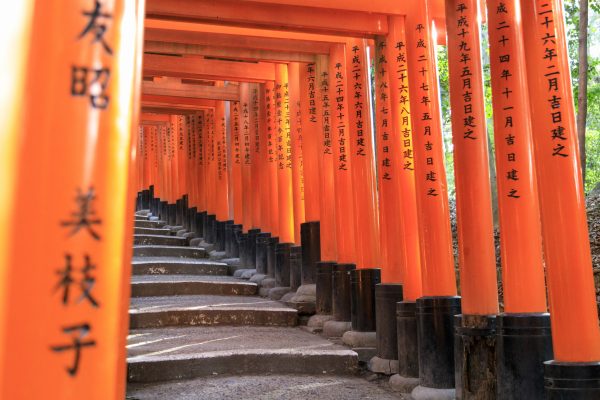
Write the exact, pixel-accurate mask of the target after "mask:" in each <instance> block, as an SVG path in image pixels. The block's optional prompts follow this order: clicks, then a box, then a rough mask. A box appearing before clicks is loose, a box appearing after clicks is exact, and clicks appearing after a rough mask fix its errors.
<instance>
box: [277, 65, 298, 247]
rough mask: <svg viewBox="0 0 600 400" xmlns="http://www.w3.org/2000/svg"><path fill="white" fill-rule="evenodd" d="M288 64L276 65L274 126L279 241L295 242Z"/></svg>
mask: <svg viewBox="0 0 600 400" xmlns="http://www.w3.org/2000/svg"><path fill="white" fill-rule="evenodd" d="M289 102H290V99H289V83H288V67H287V65H286V64H277V66H276V67H275V116H276V117H275V119H276V126H277V159H278V166H277V168H278V172H277V178H278V193H279V195H278V203H279V243H294V242H295V241H294V201H293V192H292V137H291V132H290V115H289Z"/></svg>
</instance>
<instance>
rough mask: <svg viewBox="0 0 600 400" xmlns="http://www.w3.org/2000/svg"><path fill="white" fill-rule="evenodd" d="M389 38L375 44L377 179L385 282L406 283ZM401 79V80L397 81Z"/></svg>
mask: <svg viewBox="0 0 600 400" xmlns="http://www.w3.org/2000/svg"><path fill="white" fill-rule="evenodd" d="M388 46H389V44H388V42H387V41H386V38H385V37H381V36H378V37H377V41H376V45H375V60H376V64H375V104H376V105H377V109H376V110H375V116H376V124H377V125H376V131H377V176H378V178H379V205H380V206H379V209H380V213H379V221H380V222H379V227H380V232H381V240H380V246H381V247H380V248H381V267H382V268H381V282H383V283H391V282H395V283H403V282H404V277H405V275H406V272H405V268H406V264H405V260H406V255H405V252H406V248H405V246H404V240H403V237H402V219H401V218H402V215H401V210H402V207H403V202H402V199H401V197H400V174H401V173H402V154H401V150H400V147H399V145H400V141H399V140H398V139H397V135H399V134H400V132H395V131H394V126H395V124H394V120H393V114H392V112H391V108H392V105H391V101H390V78H389V71H390V69H391V66H390V61H389V60H390V58H389V57H388V54H392V53H391V52H390V51H389V49H388ZM396 79H397V78H396Z"/></svg>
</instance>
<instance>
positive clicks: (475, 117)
mask: <svg viewBox="0 0 600 400" xmlns="http://www.w3.org/2000/svg"><path fill="white" fill-rule="evenodd" d="M479 1H480V0H449V1H446V25H447V30H448V67H449V80H450V106H451V108H452V142H453V144H454V170H455V176H456V215H457V221H458V246H459V248H458V257H459V266H460V283H461V284H460V287H461V295H462V300H461V304H462V312H463V313H464V314H467V315H491V314H497V313H498V284H497V281H496V254H495V247H494V228H493V225H494V221H493V217H492V196H491V186H490V171H489V158H488V142H487V130H486V121H485V106H484V94H483V76H482V75H483V70H482V67H481V50H480V49H481V42H480V35H481V26H480V23H479V21H478V20H479V18H480V14H481V12H480V10H479ZM466 27H468V28H469V29H465V28H466ZM465 32H466V33H465Z"/></svg>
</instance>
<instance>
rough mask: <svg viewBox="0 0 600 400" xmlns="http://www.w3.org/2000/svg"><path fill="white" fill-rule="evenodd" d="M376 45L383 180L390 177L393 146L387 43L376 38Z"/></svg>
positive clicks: (381, 172)
mask: <svg viewBox="0 0 600 400" xmlns="http://www.w3.org/2000/svg"><path fill="white" fill-rule="evenodd" d="M376 46H377V56H376V57H377V70H376V72H375V73H376V74H377V86H378V88H377V100H376V104H377V105H378V107H377V108H378V111H379V115H380V118H379V121H380V122H379V132H380V134H379V140H381V155H380V158H381V160H380V161H379V162H380V172H379V173H380V174H381V179H382V180H383V181H389V180H391V179H392V156H391V154H390V150H391V149H392V148H393V146H392V143H391V142H392V140H391V137H390V128H391V124H390V109H389V104H390V103H389V101H390V96H389V75H388V73H387V72H388V60H387V57H386V55H385V52H386V49H387V43H386V41H385V39H381V40H378V41H377V42H376Z"/></svg>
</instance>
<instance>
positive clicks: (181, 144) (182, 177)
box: [176, 115, 189, 200]
mask: <svg viewBox="0 0 600 400" xmlns="http://www.w3.org/2000/svg"><path fill="white" fill-rule="evenodd" d="M176 135H177V200H179V199H181V198H183V196H184V195H186V194H187V195H189V187H188V186H187V183H188V180H187V175H188V173H189V171H188V169H187V146H188V141H187V126H186V119H185V116H183V115H178V116H177V132H176Z"/></svg>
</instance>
